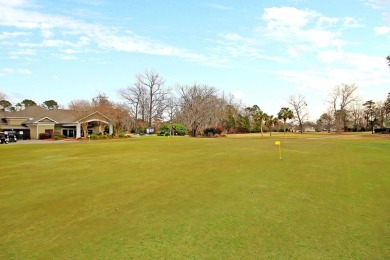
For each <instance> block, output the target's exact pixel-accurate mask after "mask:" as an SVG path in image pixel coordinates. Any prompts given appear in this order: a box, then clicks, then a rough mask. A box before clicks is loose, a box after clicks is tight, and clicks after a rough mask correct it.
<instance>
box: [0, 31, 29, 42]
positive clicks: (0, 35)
mask: <svg viewBox="0 0 390 260" xmlns="http://www.w3.org/2000/svg"><path fill="white" fill-rule="evenodd" d="M29 34H30V33H28V32H2V33H0V40H4V39H8V38H16V37H19V36H26V35H29Z"/></svg>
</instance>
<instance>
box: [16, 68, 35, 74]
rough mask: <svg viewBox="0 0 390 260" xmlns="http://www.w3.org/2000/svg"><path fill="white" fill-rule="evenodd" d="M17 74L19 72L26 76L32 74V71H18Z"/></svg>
mask: <svg viewBox="0 0 390 260" xmlns="http://www.w3.org/2000/svg"><path fill="white" fill-rule="evenodd" d="M16 72H17V73H18V74H24V75H29V74H32V71H31V70H29V69H18V70H17V71H16Z"/></svg>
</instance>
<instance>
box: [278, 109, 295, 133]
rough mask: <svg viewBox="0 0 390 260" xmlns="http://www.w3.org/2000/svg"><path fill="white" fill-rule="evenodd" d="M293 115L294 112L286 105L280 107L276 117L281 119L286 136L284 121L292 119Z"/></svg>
mask: <svg viewBox="0 0 390 260" xmlns="http://www.w3.org/2000/svg"><path fill="white" fill-rule="evenodd" d="M293 117H294V112H293V111H292V110H291V109H290V108H288V107H282V108H281V109H280V111H279V113H278V118H279V119H283V130H284V136H286V121H287V119H292V118H293Z"/></svg>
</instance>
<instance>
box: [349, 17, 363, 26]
mask: <svg viewBox="0 0 390 260" xmlns="http://www.w3.org/2000/svg"><path fill="white" fill-rule="evenodd" d="M344 27H355V28H356V27H364V26H363V25H362V24H360V23H359V22H358V21H357V20H356V19H355V18H352V17H344Z"/></svg>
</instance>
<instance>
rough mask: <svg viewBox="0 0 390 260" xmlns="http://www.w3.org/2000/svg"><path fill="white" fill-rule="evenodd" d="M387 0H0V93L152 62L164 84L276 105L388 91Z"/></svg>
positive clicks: (103, 85)
mask: <svg viewBox="0 0 390 260" xmlns="http://www.w3.org/2000/svg"><path fill="white" fill-rule="evenodd" d="M389 54H390V0H342V1H340V0H328V1H313V0H257V1H256V0H246V1H236V0H224V1H222V0H188V1H179V0H137V1H136V0H128V1H121V0H59V1H49V0H47V1H44V0H12V1H10V0H0V91H1V92H4V93H5V94H7V96H8V100H10V101H11V102H13V103H16V102H20V101H22V100H23V99H26V98H27V99H32V100H34V101H35V102H37V103H42V102H43V101H45V100H49V99H54V100H56V101H57V102H59V103H60V104H61V105H63V106H64V107H66V106H67V104H68V103H69V101H71V100H75V99H88V100H90V99H91V98H92V97H94V96H96V95H97V94H98V93H105V94H106V95H107V96H108V97H109V98H110V99H111V100H113V101H121V100H120V98H119V97H118V94H117V93H118V90H119V89H120V88H125V87H126V86H129V85H131V84H133V83H134V80H135V77H134V76H135V75H136V74H138V73H142V72H143V71H145V69H154V70H155V71H156V72H158V73H159V74H160V75H161V76H163V77H164V78H165V80H166V85H167V86H169V87H171V88H172V89H174V88H175V86H176V85H177V84H193V83H200V84H207V85H212V86H215V87H216V88H217V89H219V90H221V91H224V92H225V93H232V94H234V95H236V96H237V97H239V98H241V99H242V102H243V103H244V104H247V105H248V106H249V105H254V104H257V105H259V106H260V108H261V109H263V110H264V111H265V112H267V113H269V114H276V113H277V112H278V111H279V109H280V108H281V107H283V106H286V105H287V100H288V97H289V96H291V95H295V96H297V95H298V94H301V95H303V96H305V98H306V100H307V102H308V107H309V110H310V114H311V117H312V118H313V119H315V118H316V117H318V116H319V115H320V113H321V112H324V111H325V110H326V107H327V105H326V103H325V100H326V99H327V95H328V94H329V92H330V90H331V89H332V88H334V87H335V86H336V85H338V84H341V83H347V84H352V83H355V84H356V85H357V86H358V88H359V93H358V94H359V95H360V96H361V97H362V99H363V100H369V99H372V100H374V101H376V100H384V99H385V98H386V96H387V93H388V92H390V69H389V68H388V67H387V64H386V59H385V57H386V56H387V55H389Z"/></svg>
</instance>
